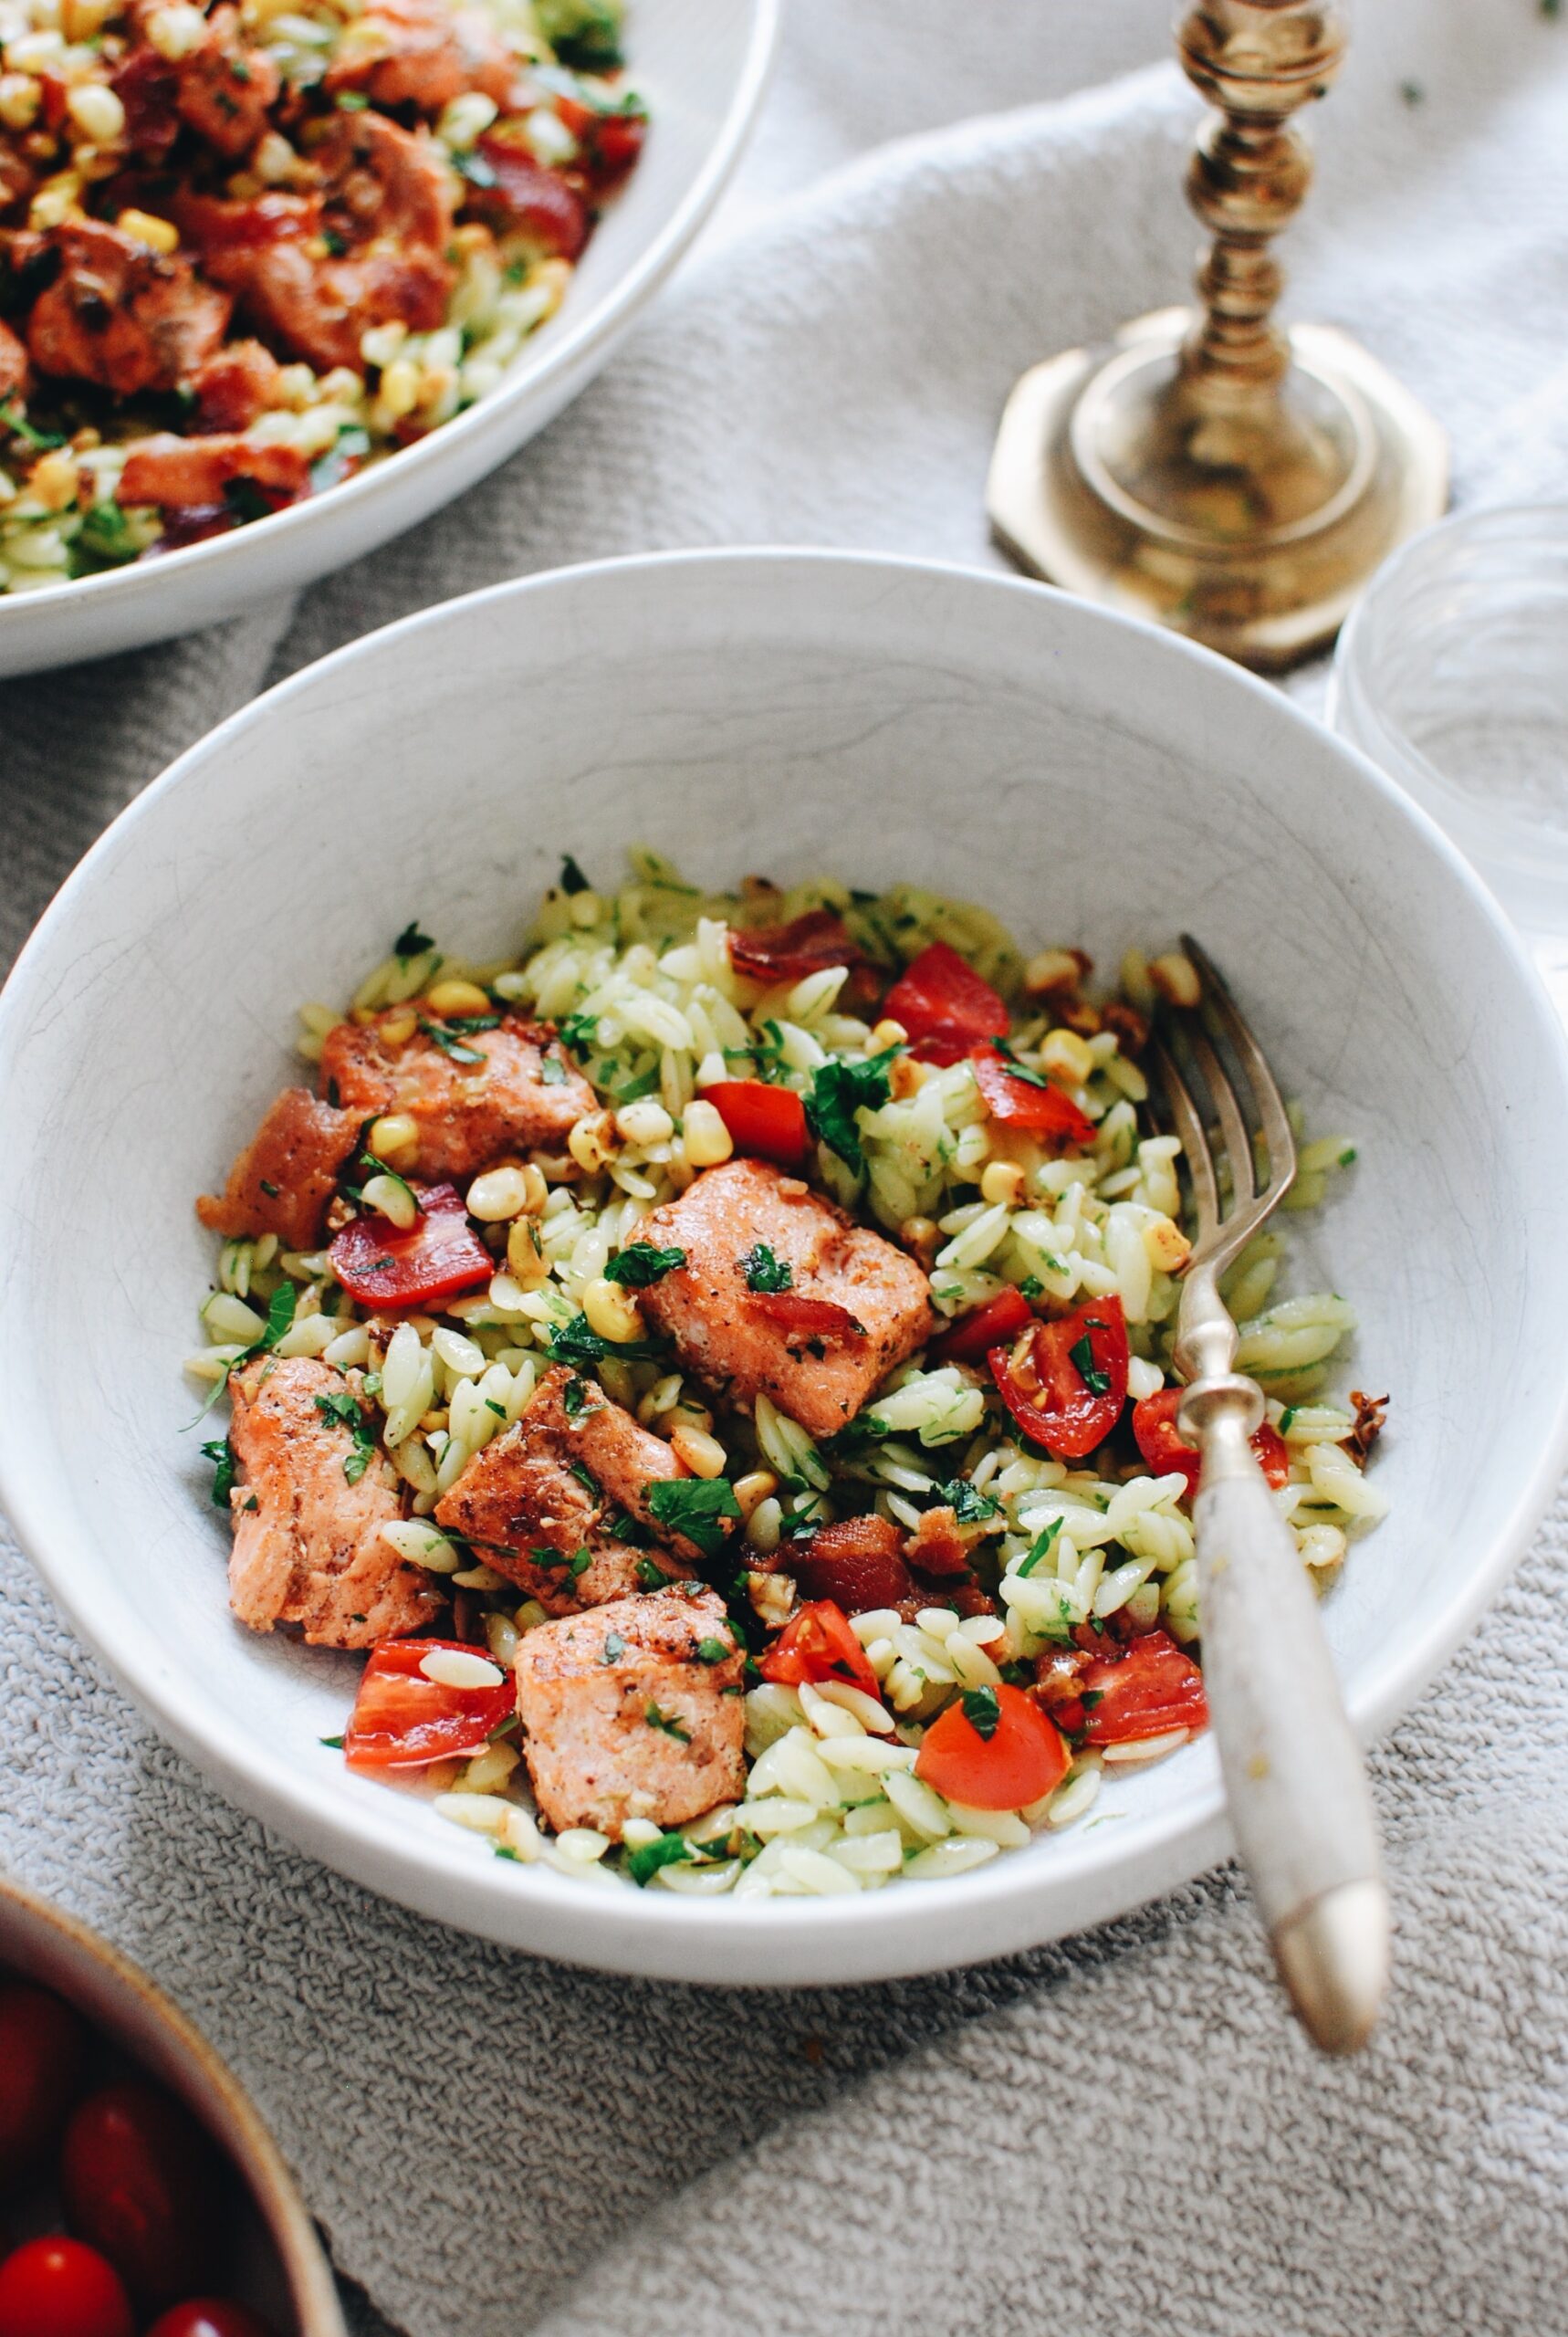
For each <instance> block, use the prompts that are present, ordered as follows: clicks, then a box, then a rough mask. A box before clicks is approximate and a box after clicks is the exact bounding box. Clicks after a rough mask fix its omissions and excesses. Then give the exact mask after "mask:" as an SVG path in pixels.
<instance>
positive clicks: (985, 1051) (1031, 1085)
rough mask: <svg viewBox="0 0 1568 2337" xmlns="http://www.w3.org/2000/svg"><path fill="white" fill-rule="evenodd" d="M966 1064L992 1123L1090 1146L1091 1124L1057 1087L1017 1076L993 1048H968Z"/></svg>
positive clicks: (1080, 1145)
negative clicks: (967, 1061)
mask: <svg viewBox="0 0 1568 2337" xmlns="http://www.w3.org/2000/svg"><path fill="white" fill-rule="evenodd" d="M969 1061H970V1062H971V1063H972V1064H974V1066H975V1085H977V1087H978V1089H979V1091H980V1094H981V1095H983V1096H984V1098H985V1102H986V1109H987V1111H988V1112H989V1114H990V1116H991V1117H992V1119H993V1120H1000V1121H1002V1122H1003V1123H1004V1124H1005V1125H1006V1126H1007V1127H1009V1128H1018V1129H1019V1130H1021V1131H1022V1133H1023V1134H1024V1135H1026V1136H1042V1137H1047V1138H1051V1137H1058V1138H1060V1139H1061V1142H1062V1143H1064V1144H1075V1145H1077V1146H1078V1147H1079V1148H1080V1150H1086V1149H1087V1148H1088V1147H1089V1146H1091V1145H1092V1143H1093V1141H1094V1136H1095V1128H1094V1123H1093V1121H1092V1119H1091V1118H1090V1117H1089V1116H1088V1114H1087V1113H1086V1112H1081V1111H1080V1110H1079V1108H1078V1106H1077V1105H1076V1104H1075V1103H1074V1102H1073V1100H1072V1098H1071V1095H1063V1094H1062V1092H1061V1088H1060V1087H1049V1086H1040V1085H1037V1084H1036V1076H1035V1074H1032V1073H1030V1074H1028V1075H1025V1074H1022V1073H1020V1072H1019V1070H1018V1069H1017V1068H1016V1066H1015V1065H1014V1064H1009V1061H1008V1059H1007V1057H1006V1056H1005V1055H1002V1054H998V1052H997V1050H996V1048H995V1047H972V1048H971V1049H970V1051H969Z"/></svg>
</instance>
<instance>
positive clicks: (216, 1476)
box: [202, 1436, 235, 1509]
mask: <svg viewBox="0 0 1568 2337" xmlns="http://www.w3.org/2000/svg"><path fill="white" fill-rule="evenodd" d="M202 1458H203V1460H204V1461H210V1462H212V1464H213V1507H214V1509H227V1507H228V1505H229V1494H230V1493H231V1492H232V1490H233V1488H234V1481H235V1455H234V1447H233V1445H232V1444H231V1443H230V1442H229V1441H228V1438H227V1437H226V1436H221V1437H214V1440H213V1441H212V1443H211V1444H204V1445H203V1447H202Z"/></svg>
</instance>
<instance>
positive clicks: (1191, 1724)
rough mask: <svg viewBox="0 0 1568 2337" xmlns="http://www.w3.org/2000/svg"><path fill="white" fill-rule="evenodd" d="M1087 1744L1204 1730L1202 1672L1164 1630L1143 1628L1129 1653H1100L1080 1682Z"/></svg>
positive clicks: (1129, 1646)
mask: <svg viewBox="0 0 1568 2337" xmlns="http://www.w3.org/2000/svg"><path fill="white" fill-rule="evenodd" d="M1078 1692H1079V1694H1080V1695H1081V1696H1082V1700H1083V1712H1084V1722H1083V1733H1084V1734H1085V1735H1086V1736H1087V1738H1088V1739H1089V1742H1090V1744H1091V1745H1136V1744H1138V1743H1139V1742H1140V1741H1141V1740H1142V1739H1143V1738H1144V1737H1146V1736H1163V1735H1164V1734H1165V1733H1166V1730H1167V1729H1169V1728H1207V1725H1208V1703H1207V1698H1206V1697H1205V1695H1204V1692H1203V1674H1202V1672H1200V1671H1199V1670H1198V1668H1197V1664H1196V1663H1195V1662H1194V1661H1193V1660H1192V1658H1191V1656H1190V1655H1184V1654H1183V1653H1182V1651H1181V1650H1180V1648H1179V1647H1177V1645H1176V1641H1175V1640H1173V1639H1172V1638H1171V1636H1170V1634H1169V1632H1168V1631H1145V1632H1144V1634H1143V1636H1142V1637H1141V1638H1139V1639H1135V1640H1128V1642H1127V1651H1126V1653H1125V1654H1124V1655H1123V1656H1119V1657H1117V1658H1115V1659H1112V1658H1109V1657H1102V1658H1100V1659H1098V1660H1097V1661H1095V1662H1093V1663H1092V1664H1091V1665H1090V1667H1089V1669H1088V1671H1087V1672H1084V1673H1083V1675H1082V1678H1081V1680H1080V1681H1079V1683H1078Z"/></svg>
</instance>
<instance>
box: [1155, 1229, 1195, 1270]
mask: <svg viewBox="0 0 1568 2337" xmlns="http://www.w3.org/2000/svg"><path fill="white" fill-rule="evenodd" d="M1144 1247H1145V1250H1146V1251H1147V1252H1148V1253H1149V1263H1150V1264H1151V1265H1152V1266H1155V1267H1157V1268H1158V1270H1159V1272H1160V1273H1163V1274H1174V1273H1176V1272H1177V1271H1178V1270H1179V1269H1180V1268H1181V1267H1182V1266H1185V1265H1186V1262H1187V1260H1188V1258H1190V1257H1191V1255H1192V1243H1191V1242H1189V1241H1188V1240H1187V1238H1186V1234H1185V1233H1184V1232H1183V1231H1182V1230H1181V1227H1180V1226H1179V1225H1177V1224H1176V1221H1175V1220H1174V1219H1172V1218H1168V1217H1156V1218H1155V1221H1154V1222H1153V1223H1152V1224H1150V1225H1146V1226H1145V1228H1144Z"/></svg>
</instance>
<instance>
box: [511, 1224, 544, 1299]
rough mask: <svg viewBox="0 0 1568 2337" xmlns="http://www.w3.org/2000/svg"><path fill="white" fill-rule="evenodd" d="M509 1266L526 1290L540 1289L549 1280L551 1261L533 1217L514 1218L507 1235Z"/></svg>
mask: <svg viewBox="0 0 1568 2337" xmlns="http://www.w3.org/2000/svg"><path fill="white" fill-rule="evenodd" d="M507 1271H508V1273H510V1274H511V1276H512V1278H513V1280H514V1281H515V1282H516V1283H517V1284H518V1285H519V1287H520V1288H522V1289H524V1290H538V1287H539V1284H541V1283H544V1282H548V1281H549V1259H548V1258H547V1257H546V1256H545V1253H544V1248H543V1245H542V1243H541V1242H540V1241H539V1230H538V1226H537V1225H536V1224H535V1223H534V1221H533V1220H532V1218H531V1217H518V1218H514V1219H513V1221H512V1224H511V1229H510V1231H508V1233H507Z"/></svg>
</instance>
